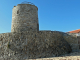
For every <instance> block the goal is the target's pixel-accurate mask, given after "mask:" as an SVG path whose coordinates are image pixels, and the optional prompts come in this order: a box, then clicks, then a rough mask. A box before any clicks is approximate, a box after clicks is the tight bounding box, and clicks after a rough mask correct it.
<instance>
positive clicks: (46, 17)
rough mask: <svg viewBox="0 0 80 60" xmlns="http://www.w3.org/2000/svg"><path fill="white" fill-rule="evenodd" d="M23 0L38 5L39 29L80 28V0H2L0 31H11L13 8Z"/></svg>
mask: <svg viewBox="0 0 80 60" xmlns="http://www.w3.org/2000/svg"><path fill="white" fill-rule="evenodd" d="M23 1H28V2H31V3H33V4H35V5H36V6H37V7H38V19H39V30H51V31H55V30H56V31H62V32H68V31H72V30H76V29H80V0H0V33H8V32H11V22H12V8H13V6H16V5H17V4H21V3H22V2H23Z"/></svg>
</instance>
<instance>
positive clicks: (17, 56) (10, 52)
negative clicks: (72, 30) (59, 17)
mask: <svg viewBox="0 0 80 60" xmlns="http://www.w3.org/2000/svg"><path fill="white" fill-rule="evenodd" d="M55 33H57V34H61V35H63V38H64V39H65V40H66V41H67V42H68V43H69V44H70V45H71V48H72V50H73V51H74V50H77V49H78V42H77V41H78V40H77V39H76V38H75V37H73V36H69V35H67V34H65V33H63V32H58V31H37V32H36V31H34V32H31V31H30V32H29V31H27V32H25V33H2V34H0V60H10V59H12V60H23V59H24V60H25V59H27V58H28V57H27V56H28V55H29V50H28V47H29V46H28V45H27V44H28V42H29V41H32V40H34V39H37V40H40V39H47V40H50V39H52V38H51V36H52V35H54V36H55ZM56 37H57V36H56ZM57 38H59V37H57ZM54 39H55V38H54ZM42 43H44V42H42ZM32 44H34V43H32ZM30 45H31V44H30ZM30 48H32V47H30Z"/></svg>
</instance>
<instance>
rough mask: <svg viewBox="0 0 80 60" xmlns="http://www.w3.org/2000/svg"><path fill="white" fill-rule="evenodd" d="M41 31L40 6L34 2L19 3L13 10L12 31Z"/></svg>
mask: <svg viewBox="0 0 80 60" xmlns="http://www.w3.org/2000/svg"><path fill="white" fill-rule="evenodd" d="M26 31H39V24H38V8H37V7H36V6H35V5H32V4H18V5H17V6H14V8H13V11H12V26H11V32H18V33H19V32H26Z"/></svg>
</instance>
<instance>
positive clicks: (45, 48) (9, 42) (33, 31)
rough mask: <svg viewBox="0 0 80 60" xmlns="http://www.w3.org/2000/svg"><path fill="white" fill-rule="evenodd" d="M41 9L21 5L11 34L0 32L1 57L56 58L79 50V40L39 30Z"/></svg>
mask: <svg viewBox="0 0 80 60" xmlns="http://www.w3.org/2000/svg"><path fill="white" fill-rule="evenodd" d="M37 11H38V8H37V7H36V6H35V5H31V4H18V5H17V6H14V8H13V12H12V27H11V32H10V33H2V34H0V60H27V59H34V58H35V59H36V58H46V57H56V56H60V55H64V54H68V53H70V52H72V51H76V50H79V46H78V39H77V38H76V37H73V36H71V35H68V34H66V33H64V32H60V31H39V24H38V12H37Z"/></svg>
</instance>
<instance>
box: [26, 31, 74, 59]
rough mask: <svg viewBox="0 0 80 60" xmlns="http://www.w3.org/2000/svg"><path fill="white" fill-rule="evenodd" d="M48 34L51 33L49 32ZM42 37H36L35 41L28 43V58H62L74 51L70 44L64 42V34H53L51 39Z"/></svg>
mask: <svg viewBox="0 0 80 60" xmlns="http://www.w3.org/2000/svg"><path fill="white" fill-rule="evenodd" d="M43 33H44V32H43ZM39 34H40V33H39ZM48 34H50V33H49V32H48ZM40 35H41V37H40V36H39V37H37V36H36V38H35V39H33V40H29V41H28V46H29V47H27V49H28V51H29V54H28V58H31V59H32V58H46V57H53V56H60V55H63V54H66V53H70V52H71V51H72V49H71V47H70V45H69V43H68V42H67V41H66V40H64V38H63V36H62V34H60V33H56V32H53V35H51V36H50V37H49V36H48V35H47V36H46V38H45V35H44V36H43V35H42V34H40ZM48 37H49V38H48ZM38 38H40V39H38Z"/></svg>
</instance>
